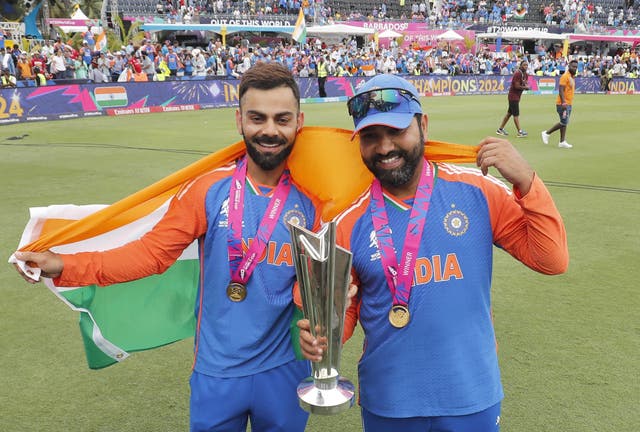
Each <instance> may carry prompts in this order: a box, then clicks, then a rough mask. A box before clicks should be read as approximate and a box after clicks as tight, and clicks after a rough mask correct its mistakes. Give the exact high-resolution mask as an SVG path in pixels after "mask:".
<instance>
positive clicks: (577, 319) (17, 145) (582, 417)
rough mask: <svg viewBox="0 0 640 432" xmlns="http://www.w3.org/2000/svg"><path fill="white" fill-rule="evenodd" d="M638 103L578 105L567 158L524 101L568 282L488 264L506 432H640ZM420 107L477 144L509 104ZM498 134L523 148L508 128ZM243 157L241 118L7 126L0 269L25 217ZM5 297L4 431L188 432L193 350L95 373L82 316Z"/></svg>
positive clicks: (317, 120)
mask: <svg viewBox="0 0 640 432" xmlns="http://www.w3.org/2000/svg"><path fill="white" fill-rule="evenodd" d="M639 101H640V99H638V98H637V97H634V96H604V95H588V96H587V95H578V96H577V97H576V100H575V106H574V111H573V115H572V123H571V124H570V126H569V129H568V134H567V139H568V141H569V142H570V143H572V144H573V145H574V148H573V149H571V150H561V149H558V148H557V147H556V144H557V141H558V134H557V133H556V134H555V135H553V136H552V138H551V142H552V144H550V145H548V146H545V145H543V144H542V143H541V141H540V136H539V134H540V131H541V130H542V129H544V128H547V127H549V126H551V125H552V124H553V123H555V121H556V118H557V117H556V114H555V108H554V101H553V98H552V96H529V95H525V96H524V98H523V101H522V103H521V111H522V117H521V121H522V126H523V127H524V128H525V129H526V130H528V131H529V133H530V136H529V137H528V138H526V139H518V140H516V139H515V138H514V143H515V144H516V145H517V147H518V148H519V149H520V151H521V152H522V154H523V155H524V156H525V157H526V158H527V159H528V160H529V161H530V163H531V165H532V166H533V167H534V168H535V169H536V170H537V172H538V173H539V175H540V176H541V177H542V178H543V179H544V180H545V182H546V183H547V185H548V187H549V189H550V190H551V193H552V194H553V196H554V199H555V201H556V204H557V206H558V208H559V209H560V212H561V213H562V215H563V218H564V220H565V223H566V226H567V231H568V238H569V249H570V254H571V264H570V267H569V271H568V272H567V273H566V274H565V275H562V276H555V277H549V276H543V275H539V274H537V273H534V272H532V271H531V270H529V269H527V268H525V267H524V266H523V265H522V264H520V263H518V262H516V261H514V260H513V259H512V258H511V257H509V256H507V255H506V254H505V253H503V252H499V251H496V258H495V265H494V269H495V270H494V282H493V306H494V307H493V309H494V313H495V326H496V332H497V337H498V343H499V354H500V361H501V367H502V374H503V383H504V387H505V393H506V397H505V400H504V401H503V410H502V430H503V431H506V432H534V431H535V432H543V431H550V432H587V431H597V432H607V431H611V432H614V431H615V432H635V431H638V430H640V410H639V409H638V408H639V407H640V294H639V291H638V280H639V277H638V276H639V268H640V260H639V258H640V230H639V229H638V227H637V223H638V217H639V215H640V179H639V177H638V175H637V172H638V171H637V169H638V162H640V142H639V141H638V132H639V126H638V118H639V117H638V105H639ZM423 105H424V106H425V108H426V110H427V111H428V113H429V115H430V128H429V137H430V138H431V139H435V140H443V141H450V142H459V143H467V144H475V143H477V142H478V141H479V140H480V139H481V138H482V137H483V136H485V135H490V134H493V133H494V131H495V129H496V128H497V126H498V124H499V122H500V120H501V119H502V116H503V115H504V111H505V110H506V97H505V96H476V97H450V98H429V99H423ZM303 109H304V111H305V114H306V124H307V125H330V126H338V127H344V128H349V127H350V123H349V119H348V117H347V116H346V109H345V106H344V104H321V105H304V106H303ZM506 129H507V130H508V131H509V132H510V133H511V135H512V136H513V135H515V128H514V126H513V122H511V123H509V124H508V125H507V128H506ZM24 134H27V136H24V137H23V138H22V139H10V138H11V137H16V136H22V135H24ZM239 139H240V136H239V135H238V134H237V132H236V130H235V124H234V123H233V110H231V109H220V110H207V111H200V112H189V113H171V114H150V115H141V116H129V117H121V118H91V119H82V120H68V121H58V122H50V123H33V124H18V125H11V126H3V127H1V128H0V154H1V157H0V178H1V179H2V185H3V187H2V190H1V191H0V200H1V201H2V202H3V203H4V204H3V207H2V216H1V218H2V225H1V226H0V247H1V251H0V256H2V257H4V259H6V258H8V257H9V255H10V254H11V252H13V250H14V248H15V247H16V246H17V243H18V240H19V238H20V234H21V232H22V229H23V227H24V224H25V222H26V221H27V218H28V207H30V206H43V205H48V204H67V203H72V204H102V203H104V204H108V203H111V202H114V201H116V200H118V199H120V198H122V197H124V196H126V195H128V194H130V193H132V192H134V191H136V190H138V189H140V188H142V187H144V186H146V185H148V184H150V183H152V182H154V181H156V180H158V179H160V178H162V177H164V176H166V175H168V174H169V173H171V172H173V171H175V170H176V169H178V168H181V167H183V166H185V165H187V164H189V163H191V162H193V161H195V160H197V159H199V158H200V157H202V155H204V154H206V153H207V152H211V151H213V150H216V149H218V148H220V147H222V146H225V145H228V144H230V143H232V142H235V141H237V140H239ZM319 151H321V149H319ZM634 173H635V174H634ZM0 293H2V300H1V301H0V431H3V432H5V431H8V432H22V431H71V432H76V431H78V432H87V431H88V432H107V431H109V432H111V431H131V432H146V431H156V432H157V431H185V430H187V429H188V427H187V425H188V393H189V387H188V379H189V375H190V366H191V361H192V353H191V350H192V346H191V344H192V340H185V341H182V342H179V343H175V344H173V345H170V346H166V347H163V348H160V349H157V350H153V351H148V352H144V353H136V354H134V355H133V356H132V357H131V358H130V359H128V360H126V361H125V362H123V363H122V364H119V365H116V366H113V367H109V368H107V369H103V370H99V371H92V370H89V369H88V368H87V366H86V363H85V359H84V351H83V347H82V344H81V339H80V336H79V331H78V327H77V315H76V314H75V313H74V312H71V311H70V310H69V309H68V308H67V307H66V306H64V305H63V304H62V303H61V302H60V301H58V300H57V299H56V298H55V297H54V296H53V295H52V294H51V293H50V292H49V291H48V290H47V289H46V288H45V287H44V286H43V285H41V284H40V285H36V286H31V285H28V284H27V283H24V282H22V279H20V278H19V277H18V275H17V274H16V273H15V272H14V270H13V269H12V268H11V267H10V266H9V265H5V266H1V267H0ZM361 340H362V335H361V334H360V333H358V334H357V335H356V337H354V338H353V339H352V340H351V341H349V342H348V343H347V345H346V346H345V348H344V351H343V365H344V367H343V371H342V372H343V375H345V376H346V377H348V378H350V379H351V380H352V381H354V382H356V381H357V374H356V362H357V359H358V357H359V354H360V350H361V346H360V345H361ZM434 349H437V347H434ZM398 384H399V385H402V383H398ZM307 430H308V431H312V432H320V431H322V432H332V431H358V430H361V428H360V420H359V410H358V409H357V408H355V407H354V408H353V409H351V410H349V411H348V412H346V413H344V414H340V415H339V416H332V417H321V416H312V417H311V419H310V421H309V425H308V428H307Z"/></svg>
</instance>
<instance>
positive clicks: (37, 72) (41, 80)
mask: <svg viewBox="0 0 640 432" xmlns="http://www.w3.org/2000/svg"><path fill="white" fill-rule="evenodd" d="M33 74H34V78H35V81H36V85H37V86H38V87H41V86H46V85H47V77H46V76H45V74H44V73H43V72H42V69H40V67H39V66H35V67H34V68H33Z"/></svg>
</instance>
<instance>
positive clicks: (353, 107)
mask: <svg viewBox="0 0 640 432" xmlns="http://www.w3.org/2000/svg"><path fill="white" fill-rule="evenodd" d="M412 100H414V101H416V102H418V103H420V101H419V100H418V99H417V98H416V97H415V96H414V95H413V94H412V93H411V92H409V91H407V90H403V89H380V90H371V91H368V92H366V93H362V94H359V95H357V96H354V97H352V98H351V99H349V101H348V102H347V108H348V109H349V115H350V116H352V117H353V118H354V119H359V118H362V117H364V116H366V115H367V113H368V112H369V110H370V109H371V108H375V109H376V110H378V111H379V112H387V111H391V110H392V109H394V108H396V107H398V106H399V105H400V104H401V103H402V102H403V101H408V102H411V101H412Z"/></svg>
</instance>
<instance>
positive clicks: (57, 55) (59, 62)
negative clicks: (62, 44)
mask: <svg viewBox="0 0 640 432" xmlns="http://www.w3.org/2000/svg"><path fill="white" fill-rule="evenodd" d="M66 70H67V68H66V66H65V62H64V55H63V54H62V50H60V49H57V50H55V51H54V52H53V55H52V56H51V61H50V63H49V72H51V75H52V76H53V78H54V79H63V78H64V77H65V76H64V75H65V71H66Z"/></svg>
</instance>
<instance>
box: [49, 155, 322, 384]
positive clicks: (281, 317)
mask: <svg viewBox="0 0 640 432" xmlns="http://www.w3.org/2000/svg"><path fill="white" fill-rule="evenodd" d="M235 168H236V164H235V163H232V164H229V165H227V166H224V167H221V168H218V169H216V170H214V171H212V172H210V173H208V174H206V175H203V176H202V177H200V178H198V179H196V180H194V181H193V182H191V183H189V184H187V185H185V186H184V187H183V188H182V190H180V191H179V192H178V194H177V195H176V197H175V198H174V199H173V200H172V202H171V204H170V206H169V210H168V211H167V213H166V214H165V216H164V217H163V218H162V219H161V220H160V222H158V224H157V225H156V227H155V228H154V229H153V230H152V231H151V232H149V233H147V234H146V235H144V236H143V237H142V238H141V239H140V240H137V241H135V242H132V243H129V244H128V245H125V246H123V247H121V248H117V249H113V250H110V251H106V252H104V253H103V254H100V255H91V254H90V253H89V254H87V253H80V254H75V255H73V256H70V257H67V258H65V267H64V272H63V275H62V277H61V278H60V280H59V283H60V284H65V285H69V284H75V285H77V284H78V283H82V284H84V285H86V284H89V283H96V284H99V285H109V284H113V283H116V282H121V281H126V280H132V279H138V278H141V277H145V276H148V275H151V274H155V273H161V272H163V271H164V270H166V269H167V268H168V267H169V266H170V265H171V264H172V263H173V262H174V261H175V260H176V259H177V258H178V257H179V256H180V254H181V253H182V251H183V250H184V248H186V247H187V246H188V245H189V244H191V243H192V242H193V240H194V239H198V240H199V241H198V243H199V257H200V283H199V288H198V295H197V299H196V305H195V314H196V318H197V328H196V335H195V347H194V350H195V362H194V368H195V370H196V371H198V372H200V373H202V374H206V375H211V376H216V377H241V376H247V375H252V374H255V373H258V372H262V371H266V370H269V369H271V368H274V367H277V366H280V365H282V364H285V363H287V362H290V361H291V360H293V359H294V358H295V356H294V351H293V347H292V344H291V338H290V331H289V328H290V325H291V321H292V314H293V311H294V308H295V306H294V305H293V303H292V288H293V284H294V281H295V267H294V263H293V255H292V249H291V240H290V237H289V231H288V227H287V225H286V222H287V221H292V222H295V223H297V224H299V225H301V226H303V227H305V228H307V229H310V230H311V229H313V228H314V225H315V224H317V218H318V217H319V216H317V214H316V204H315V203H314V202H313V201H312V200H311V199H310V198H309V197H307V196H306V195H305V194H303V193H302V192H301V191H300V190H299V189H298V188H297V187H296V185H295V184H293V185H292V187H291V189H290V190H289V193H288V196H287V198H286V200H285V201H284V205H283V207H282V209H281V212H280V216H279V220H278V223H277V224H276V225H275V228H274V230H273V232H272V234H271V236H270V238H269V240H268V242H267V244H266V248H265V251H264V253H263V254H262V256H260V257H259V261H258V264H257V265H256V266H255V268H254V270H253V273H252V275H251V277H250V279H249V281H248V283H247V286H246V298H245V299H244V300H243V301H239V302H233V301H231V300H230V298H229V297H228V295H227V287H228V285H229V283H230V281H231V271H230V266H229V255H228V231H229V228H228V227H229V217H228V216H229V192H230V188H231V183H232V175H233V173H234V170H235ZM272 192H273V190H272V188H271V187H265V186H261V185H257V184H255V183H254V182H252V181H251V179H250V177H249V176H247V180H246V184H245V192H244V202H243V204H244V205H243V206H242V207H243V214H242V240H241V241H242V250H243V251H246V250H247V249H248V248H249V247H250V244H251V242H252V241H253V239H254V238H255V236H256V233H257V232H258V228H259V226H260V224H261V221H262V220H263V215H264V214H265V211H266V210H267V207H268V206H269V202H270V199H271V194H272ZM133 257H135V258H136V259H133ZM132 331H135V329H132Z"/></svg>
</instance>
